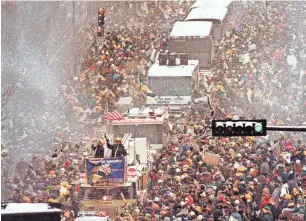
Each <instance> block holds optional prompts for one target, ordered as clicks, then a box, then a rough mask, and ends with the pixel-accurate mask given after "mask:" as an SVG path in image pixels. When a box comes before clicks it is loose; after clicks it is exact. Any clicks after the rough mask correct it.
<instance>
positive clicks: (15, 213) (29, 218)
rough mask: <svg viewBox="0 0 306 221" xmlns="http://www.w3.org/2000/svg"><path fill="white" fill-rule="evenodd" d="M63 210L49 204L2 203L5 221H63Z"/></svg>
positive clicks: (2, 217) (2, 213) (2, 215)
mask: <svg viewBox="0 0 306 221" xmlns="http://www.w3.org/2000/svg"><path fill="white" fill-rule="evenodd" d="M61 213H62V210H60V209H58V208H54V207H52V206H50V205H49V204H47V203H1V220H3V221H16V220H23V221H33V220H44V221H61Z"/></svg>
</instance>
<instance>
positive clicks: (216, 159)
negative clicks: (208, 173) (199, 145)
mask: <svg viewBox="0 0 306 221" xmlns="http://www.w3.org/2000/svg"><path fill="white" fill-rule="evenodd" d="M203 162H204V163H207V164H209V165H212V166H217V165H219V164H220V156H219V155H217V154H213V153H205V154H204V156H203Z"/></svg>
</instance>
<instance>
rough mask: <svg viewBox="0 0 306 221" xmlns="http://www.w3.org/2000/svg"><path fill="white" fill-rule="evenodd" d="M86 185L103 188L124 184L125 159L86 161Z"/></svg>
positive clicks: (113, 158)
mask: <svg viewBox="0 0 306 221" xmlns="http://www.w3.org/2000/svg"><path fill="white" fill-rule="evenodd" d="M85 163H86V175H87V184H90V185H92V186H103V185H109V184H113V185H116V184H123V183H124V182H125V174H126V173H125V170H126V168H125V159H124V158H121V157H109V158H91V159H90V158H89V159H86V162H85Z"/></svg>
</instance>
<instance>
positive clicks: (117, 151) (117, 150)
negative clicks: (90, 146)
mask: <svg viewBox="0 0 306 221" xmlns="http://www.w3.org/2000/svg"><path fill="white" fill-rule="evenodd" d="M115 142H116V143H115V144H114V145H111V144H110V143H109V141H108V140H107V147H108V148H109V149H111V150H112V157H125V156H126V155H127V152H126V150H125V149H124V146H123V145H122V143H121V139H120V138H119V137H117V138H116V140H115Z"/></svg>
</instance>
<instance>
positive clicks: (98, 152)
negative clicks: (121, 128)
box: [91, 140, 105, 158]
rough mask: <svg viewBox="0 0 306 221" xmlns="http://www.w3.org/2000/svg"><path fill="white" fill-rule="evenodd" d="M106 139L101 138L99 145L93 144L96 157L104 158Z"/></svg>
mask: <svg viewBox="0 0 306 221" xmlns="http://www.w3.org/2000/svg"><path fill="white" fill-rule="evenodd" d="M104 144H105V141H104V140H99V142H98V144H97V145H94V144H92V145H91V148H92V150H93V152H94V155H95V158H104V146H103V145H104Z"/></svg>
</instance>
